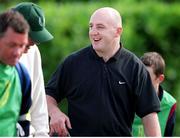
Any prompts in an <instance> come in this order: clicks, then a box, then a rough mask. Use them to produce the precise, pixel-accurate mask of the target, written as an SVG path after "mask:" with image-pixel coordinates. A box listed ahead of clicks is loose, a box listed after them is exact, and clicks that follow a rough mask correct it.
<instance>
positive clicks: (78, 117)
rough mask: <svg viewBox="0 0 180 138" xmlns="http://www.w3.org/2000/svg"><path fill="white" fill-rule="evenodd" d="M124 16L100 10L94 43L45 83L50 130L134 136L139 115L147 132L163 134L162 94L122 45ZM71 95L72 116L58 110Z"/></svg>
mask: <svg viewBox="0 0 180 138" xmlns="http://www.w3.org/2000/svg"><path fill="white" fill-rule="evenodd" d="M121 34H122V21H121V16H120V14H119V13H118V11H116V10H115V9H113V8H110V7H104V8H100V9H98V10H96V11H95V12H94V13H93V14H92V16H91V18H90V21H89V38H90V41H91V45H90V46H88V47H86V48H84V49H81V50H79V51H77V52H76V53H73V54H71V55H69V56H68V57H67V58H66V59H65V60H64V61H63V62H62V64H60V65H59V67H58V68H57V70H56V71H55V72H54V74H53V75H52V77H51V79H50V80H49V82H48V84H47V86H46V94H47V102H48V112H49V115H50V118H51V119H50V134H51V135H52V134H56V135H58V136H67V135H69V134H70V135H71V136H131V129H132V122H133V119H134V114H135V113H136V114H137V115H138V116H139V117H141V118H142V120H143V123H144V126H145V133H146V135H147V136H160V127H159V123H158V118H157V113H156V112H158V111H160V105H159V100H158V97H157V95H156V93H155V90H154V87H153V85H152V83H151V79H150V76H149V74H148V72H147V70H146V69H145V67H144V66H143V65H142V63H141V61H140V60H139V59H138V58H137V57H136V56H135V55H134V54H132V53H131V52H130V51H128V50H127V49H125V48H124V47H123V46H122V44H121V43H120V38H121ZM64 98H67V101H68V116H67V115H65V114H64V113H63V112H61V110H60V109H59V108H58V103H60V102H61V100H62V99H64Z"/></svg>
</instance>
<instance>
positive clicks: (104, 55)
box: [96, 43, 120, 62]
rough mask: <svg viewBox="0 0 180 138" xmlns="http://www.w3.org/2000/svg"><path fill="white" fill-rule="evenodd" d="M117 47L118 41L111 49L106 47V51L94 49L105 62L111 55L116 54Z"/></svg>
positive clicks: (118, 46) (118, 45)
mask: <svg viewBox="0 0 180 138" xmlns="http://www.w3.org/2000/svg"><path fill="white" fill-rule="evenodd" d="M119 48H120V44H119V43H118V44H116V45H115V46H114V47H112V48H111V49H108V50H107V51H96V53H97V55H98V56H99V57H102V58H103V60H104V61H105V62H107V61H108V60H109V59H110V58H111V57H113V56H114V55H115V54H116V52H117V51H118V50H119Z"/></svg>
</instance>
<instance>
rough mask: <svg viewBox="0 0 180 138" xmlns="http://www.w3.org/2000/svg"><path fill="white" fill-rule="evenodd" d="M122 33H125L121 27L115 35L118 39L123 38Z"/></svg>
mask: <svg viewBox="0 0 180 138" xmlns="http://www.w3.org/2000/svg"><path fill="white" fill-rule="evenodd" d="M122 31H123V29H122V28H121V27H118V28H117V30H116V35H115V36H116V37H119V36H121V34H122Z"/></svg>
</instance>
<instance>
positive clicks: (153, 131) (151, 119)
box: [142, 112, 161, 137]
mask: <svg viewBox="0 0 180 138" xmlns="http://www.w3.org/2000/svg"><path fill="white" fill-rule="evenodd" d="M142 122H143V125H144V132H145V135H146V136H151V137H161V129H160V125H159V120H158V116H157V113H155V112H154V113H150V114H148V115H146V116H144V117H143V118H142Z"/></svg>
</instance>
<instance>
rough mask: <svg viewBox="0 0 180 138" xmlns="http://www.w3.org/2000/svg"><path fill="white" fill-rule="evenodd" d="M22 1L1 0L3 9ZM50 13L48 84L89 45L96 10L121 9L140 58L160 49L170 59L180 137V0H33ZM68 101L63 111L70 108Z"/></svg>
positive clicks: (127, 41) (44, 51)
mask: <svg viewBox="0 0 180 138" xmlns="http://www.w3.org/2000/svg"><path fill="white" fill-rule="evenodd" d="M19 2H22V1H20V0H14V1H10V0H0V11H3V10H5V9H8V8H10V7H12V6H14V5H16V4H17V3H19ZM31 2H35V3H36V4H38V5H40V7H41V8H42V9H43V10H44V12H45V15H46V27H47V28H48V30H49V31H50V32H51V33H52V34H53V36H54V39H53V40H52V41H49V42H46V43H43V44H41V45H40V46H39V49H40V51H41V56H42V67H43V72H44V78H45V82H46V83H47V81H48V79H49V78H50V76H51V74H52V73H53V72H54V71H55V69H56V67H57V65H58V64H59V63H60V62H61V61H62V60H63V59H64V58H65V57H66V56H67V55H69V54H70V53H72V52H74V51H76V50H78V49H80V48H82V47H85V46H87V45H89V43H90V41H89V38H88V22H89V18H90V15H91V14H92V12H93V11H94V10H95V9H97V8H99V7H104V6H110V7H113V8H115V9H117V10H118V11H119V12H120V13H121V16H122V19H123V35H122V40H121V41H122V43H123V44H124V46H125V47H126V48H127V49H129V50H131V51H132V52H134V53H135V54H136V55H137V56H138V57H140V56H141V55H142V54H143V53H144V52H148V51H156V52H159V53H160V54H161V55H162V56H163V57H164V59H165V61H166V72H165V76H166V79H165V81H164V83H163V84H162V85H163V87H164V88H165V89H166V90H167V91H168V92H169V93H171V95H173V96H174V97H175V98H176V100H177V118H176V125H175V131H174V136H180V106H179V100H180V93H179V92H180V70H179V69H180V56H179V55H180V1H179V0H120V1H119V0H78V1H77V0H49V1H47V2H46V1H44V0H33V1H31ZM66 107H67V103H66V101H63V102H62V106H61V108H62V110H63V111H65V112H67V110H66Z"/></svg>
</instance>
